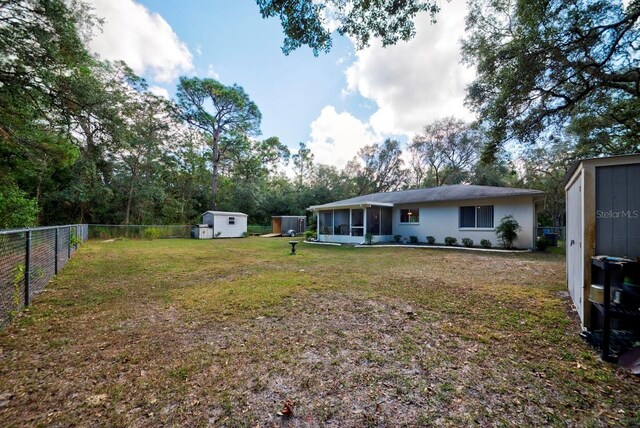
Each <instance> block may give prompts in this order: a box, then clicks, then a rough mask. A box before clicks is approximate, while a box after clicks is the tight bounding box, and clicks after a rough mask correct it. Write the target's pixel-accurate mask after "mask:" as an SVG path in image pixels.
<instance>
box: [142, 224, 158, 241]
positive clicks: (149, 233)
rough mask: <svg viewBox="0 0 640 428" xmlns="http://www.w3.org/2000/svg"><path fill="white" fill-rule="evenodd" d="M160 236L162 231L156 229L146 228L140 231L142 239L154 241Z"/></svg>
mask: <svg viewBox="0 0 640 428" xmlns="http://www.w3.org/2000/svg"><path fill="white" fill-rule="evenodd" d="M161 236H162V231H161V230H160V229H158V228H157V227H147V228H145V229H144V230H143V231H142V237H143V238H144V239H149V240H154V239H158V238H160V237H161Z"/></svg>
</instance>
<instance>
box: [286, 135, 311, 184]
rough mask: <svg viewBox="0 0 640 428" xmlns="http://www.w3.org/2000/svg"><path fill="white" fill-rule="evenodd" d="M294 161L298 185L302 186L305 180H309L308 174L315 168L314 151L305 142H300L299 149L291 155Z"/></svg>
mask: <svg viewBox="0 0 640 428" xmlns="http://www.w3.org/2000/svg"><path fill="white" fill-rule="evenodd" d="M291 160H292V161H293V171H294V174H295V176H296V178H295V180H296V185H297V186H298V188H302V186H303V185H304V183H305V180H308V179H309V177H307V176H308V174H309V173H310V172H311V171H312V169H313V153H311V149H309V148H307V146H306V144H305V143H300V147H299V148H298V151H297V152H296V153H294V154H293V155H292V156H291Z"/></svg>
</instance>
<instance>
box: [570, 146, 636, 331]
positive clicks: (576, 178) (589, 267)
mask: <svg viewBox="0 0 640 428" xmlns="http://www.w3.org/2000/svg"><path fill="white" fill-rule="evenodd" d="M565 193H566V216H567V234H566V235H567V237H566V240H567V241H566V247H567V267H566V269H567V287H568V288H569V293H570V295H571V298H572V300H573V304H574V305H575V307H576V310H577V311H578V315H579V316H580V320H581V322H582V326H583V327H584V328H585V329H587V330H592V329H600V328H601V327H600V326H597V325H596V324H595V323H597V322H598V311H596V312H594V308H595V309H599V308H600V307H601V305H600V306H598V304H597V302H596V304H595V305H594V304H592V303H593V302H592V301H593V300H594V296H593V294H592V295H591V301H590V300H589V299H590V292H593V291H596V289H597V287H601V285H599V284H602V283H603V281H604V280H603V272H601V269H600V268H599V267H598V263H597V261H596V262H594V260H593V259H592V257H594V256H609V257H615V258H624V259H630V260H638V257H640V154H634V155H627V156H614V157H607V158H595V159H583V160H579V161H576V162H575V163H574V164H573V165H572V167H571V169H570V170H569V171H568V173H567V176H566V178H565ZM619 275H624V274H623V273H620V274H619ZM623 279H624V277H622V278H615V277H612V284H613V283H615V282H616V281H617V282H618V283H619V285H622V282H623ZM592 284H595V285H594V287H592ZM612 287H613V285H612ZM592 288H594V290H592ZM614 288H615V287H614ZM600 289H601V288H600ZM614 292H615V290H614V289H612V295H613V293H614ZM623 293H624V291H623ZM623 298H624V294H623ZM623 300H624V299H623ZM636 309H637V307H636Z"/></svg>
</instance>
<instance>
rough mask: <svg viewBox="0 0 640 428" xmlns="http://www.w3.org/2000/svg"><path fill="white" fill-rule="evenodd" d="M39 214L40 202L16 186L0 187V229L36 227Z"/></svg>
mask: <svg viewBox="0 0 640 428" xmlns="http://www.w3.org/2000/svg"><path fill="white" fill-rule="evenodd" d="M39 212H40V208H38V202H37V201H36V200H35V199H30V198H29V196H28V195H27V194H26V193H25V192H23V191H22V190H20V189H19V188H18V186H16V185H15V184H11V185H9V186H7V187H0V229H10V228H14V227H31V226H35V225H36V223H37V221H38V214H39Z"/></svg>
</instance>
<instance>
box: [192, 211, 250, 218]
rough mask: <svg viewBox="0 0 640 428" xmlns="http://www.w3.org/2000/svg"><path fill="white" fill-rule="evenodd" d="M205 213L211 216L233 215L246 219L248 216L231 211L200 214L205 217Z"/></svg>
mask: <svg viewBox="0 0 640 428" xmlns="http://www.w3.org/2000/svg"><path fill="white" fill-rule="evenodd" d="M207 213H209V214H213V215H233V216H237V217H242V216H244V217H248V215H247V214H245V213H238V212H232V211H205V212H203V213H202V215H205V214H207Z"/></svg>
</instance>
